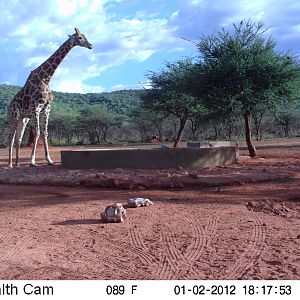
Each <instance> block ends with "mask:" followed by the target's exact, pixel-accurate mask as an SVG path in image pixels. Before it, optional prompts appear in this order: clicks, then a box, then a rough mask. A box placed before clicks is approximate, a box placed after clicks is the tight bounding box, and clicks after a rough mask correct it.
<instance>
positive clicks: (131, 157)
mask: <svg viewBox="0 0 300 300" xmlns="http://www.w3.org/2000/svg"><path fill="white" fill-rule="evenodd" d="M61 161H62V165H63V167H65V168H68V169H97V168H99V169H113V168H129V169H169V168H176V167H179V166H181V167H184V168H206V167H214V166H223V165H226V164H231V163H236V162H237V161H238V148H237V147H216V148H203V149H202V148H200V149H191V148H179V149H174V148H165V149H136V148H127V149H93V150H75V151H67V150H66V151H61Z"/></svg>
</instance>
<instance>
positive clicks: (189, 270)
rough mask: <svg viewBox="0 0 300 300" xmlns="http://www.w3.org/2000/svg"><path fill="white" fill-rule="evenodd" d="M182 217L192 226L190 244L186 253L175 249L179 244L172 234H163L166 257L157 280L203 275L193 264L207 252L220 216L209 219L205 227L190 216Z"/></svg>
mask: <svg viewBox="0 0 300 300" xmlns="http://www.w3.org/2000/svg"><path fill="white" fill-rule="evenodd" d="M184 217H185V219H187V220H188V221H189V224H191V225H192V226H191V227H192V231H193V239H192V243H191V244H190V245H189V247H188V248H187V249H186V250H187V251H182V250H180V249H179V248H178V247H176V245H179V242H178V239H177V238H176V236H175V233H174V232H172V231H170V232H168V233H165V234H164V236H163V241H164V242H165V245H166V252H167V255H166V256H165V257H164V260H163V264H162V267H161V270H160V272H159V278H168V279H174V278H175V279H178V277H180V278H186V274H192V275H195V276H197V275H198V276H199V275H203V274H199V271H198V270H197V269H196V268H195V266H194V262H195V261H197V260H199V259H200V258H201V257H202V256H203V254H204V253H205V251H206V250H207V246H208V245H209V243H210V241H211V239H212V238H213V236H214V235H215V234H216V231H217V225H218V222H217V221H218V219H219V217H220V216H219V215H214V216H213V217H211V218H209V219H208V221H207V224H206V225H203V224H199V223H198V222H197V221H196V218H193V216H191V215H185V216H184Z"/></svg>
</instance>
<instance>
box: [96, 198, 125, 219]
mask: <svg viewBox="0 0 300 300" xmlns="http://www.w3.org/2000/svg"><path fill="white" fill-rule="evenodd" d="M100 217H101V220H103V221H104V222H107V223H122V222H124V221H125V220H126V210H125V208H124V207H123V206H122V204H120V203H115V204H113V205H109V206H107V207H106V208H105V211H104V212H102V213H101V215H100Z"/></svg>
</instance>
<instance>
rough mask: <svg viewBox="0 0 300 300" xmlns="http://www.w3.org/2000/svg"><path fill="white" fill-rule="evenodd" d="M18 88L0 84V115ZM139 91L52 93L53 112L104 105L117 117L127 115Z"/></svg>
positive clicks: (134, 103) (138, 99)
mask: <svg viewBox="0 0 300 300" xmlns="http://www.w3.org/2000/svg"><path fill="white" fill-rule="evenodd" d="M19 89H20V87H17V86H11V85H5V84H0V114H4V113H5V110H6V107H7V106H8V105H9V103H10V101H11V100H12V99H13V97H14V95H15V94H16V93H17V92H18V91H19ZM140 94H141V90H121V91H115V92H110V93H97V94H96V93H88V94H79V93H61V92H53V96H54V101H53V110H54V111H60V112H63V111H66V112H67V111H74V109H75V110H76V111H77V110H80V109H81V108H82V106H83V105H95V104H101V105H104V106H105V107H106V108H107V109H108V110H109V111H110V112H113V113H116V114H118V115H128V114H129V112H130V109H131V108H132V107H133V106H135V105H136V104H137V103H139V101H140Z"/></svg>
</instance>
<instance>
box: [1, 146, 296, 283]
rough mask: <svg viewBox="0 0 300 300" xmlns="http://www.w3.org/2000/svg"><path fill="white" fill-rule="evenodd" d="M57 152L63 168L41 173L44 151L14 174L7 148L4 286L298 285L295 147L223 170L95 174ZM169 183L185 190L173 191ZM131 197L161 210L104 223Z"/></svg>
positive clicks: (130, 210) (264, 152) (3, 175)
mask: <svg viewBox="0 0 300 300" xmlns="http://www.w3.org/2000/svg"><path fill="white" fill-rule="evenodd" d="M59 150H60V149H58V148H53V149H52V154H53V158H54V160H55V161H56V163H57V164H58V165H57V166H55V167H48V166H45V165H43V164H44V161H43V160H42V156H41V154H42V149H40V150H39V155H38V162H39V163H42V165H41V166H40V167H37V168H29V167H27V166H26V164H27V161H28V153H29V150H28V149H25V151H24V149H23V154H22V161H23V162H24V164H23V165H22V167H21V168H18V169H13V170H6V169H4V168H3V167H4V166H5V159H6V152H5V151H3V150H0V168H1V169H0V182H1V183H2V184H0V279H298V280H299V279H300V220H299V216H300V205H299V203H300V155H299V154H300V151H299V150H298V148H297V147H296V148H290V149H279V150H274V149H265V150H260V151H259V157H258V158H256V159H249V158H247V157H246V156H244V155H245V154H246V152H243V151H241V154H242V155H241V159H240V162H239V164H236V165H232V166H227V167H224V168H213V169H206V170H197V171H195V170H183V169H177V170H164V171H153V173H151V172H148V171H145V170H135V171H132V170H111V171H107V170H106V171H105V170H92V171H90V174H89V173H82V171H77V173H76V172H74V170H73V173H72V172H71V173H70V172H69V171H68V170H63V169H62V168H61V167H60V166H59V160H60V157H59ZM86 172H88V171H86ZM155 172H156V173H155ZM34 173H35V175H34ZM248 173H249V174H250V175H251V176H250V175H249V176H248V175H247V174H248ZM34 176H36V178H35V179H34ZM116 176H118V178H117V179H118V180H119V181H117V180H116ZM247 176H248V177H247ZM124 177H126V180H127V183H128V182H129V181H130V182H134V180H135V179H136V178H137V177H138V178H140V179H141V178H142V179H143V182H147V181H149V179H150V181H151V180H152V179H151V178H153V177H155V178H156V186H155V185H153V186H151V185H150V186H145V185H141V184H138V185H134V184H133V185H131V186H130V185H128V184H127V185H126V184H125V185H124V182H123V185H122V180H121V178H124ZM41 178H42V179H41ZM47 178H51V180H48V182H47V180H46V179H47ZM63 178H67V179H66V180H65V181H64V180H63ZM112 178H113V180H112ZM170 178H171V179H172V178H176V180H175V181H172V182H173V183H174V182H180V181H183V182H184V184H183V185H182V186H181V187H180V186H176V185H175V186H174V187H175V188H172V189H170V186H168V185H166V184H165V180H169V179H170ZM188 178H190V179H193V180H194V181H192V182H193V183H192V184H191V181H189V180H188ZM25 179H26V180H25ZM212 179H213V180H212ZM39 180H40V181H39ZM105 180H110V182H115V183H114V184H111V186H109V185H108V186H106V187H103V186H101V184H99V182H100V183H101V182H103V181H105ZM195 180H196V181H197V180H198V181H199V182H200V183H202V184H197V183H196V182H195ZM34 181H37V182H38V184H36V183H35V182H34ZM69 181H71V182H73V187H68V186H65V185H68V184H65V182H69ZM116 181H117V184H116ZM87 182H88V183H89V184H90V186H92V187H93V188H87V186H88V184H87ZM120 182H121V184H120ZM8 183H9V184H8ZM24 183H26V185H24ZM159 183H163V184H162V186H161V187H159ZM203 183H205V184H203ZM29 184H31V185H29ZM132 197H147V198H149V199H150V200H151V201H153V202H154V205H152V206H149V207H144V208H136V209H134V208H127V209H126V210H127V220H126V222H125V223H122V224H104V223H102V222H101V221H100V218H99V217H100V213H101V212H102V211H104V209H105V207H106V206H107V205H110V204H113V203H116V202H118V203H121V204H123V205H124V206H125V208H126V203H127V201H128V199H130V198H132Z"/></svg>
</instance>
